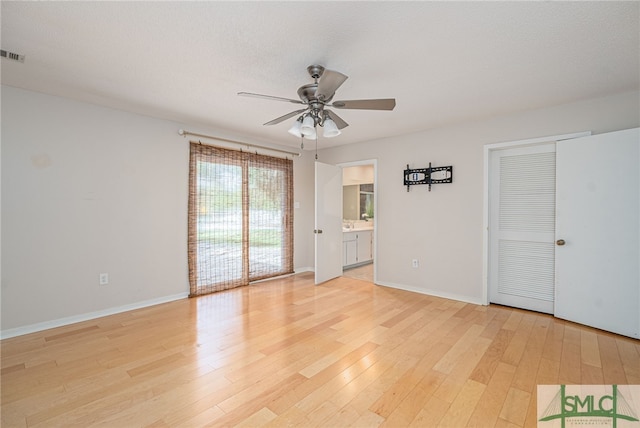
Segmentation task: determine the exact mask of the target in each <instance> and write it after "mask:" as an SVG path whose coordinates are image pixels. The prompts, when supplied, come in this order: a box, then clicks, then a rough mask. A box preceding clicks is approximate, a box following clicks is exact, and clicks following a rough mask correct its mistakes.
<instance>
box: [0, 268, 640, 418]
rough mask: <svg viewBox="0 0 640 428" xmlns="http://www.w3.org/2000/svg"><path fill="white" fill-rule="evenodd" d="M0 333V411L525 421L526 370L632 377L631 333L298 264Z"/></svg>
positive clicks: (529, 399)
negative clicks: (291, 272) (239, 283)
mask: <svg viewBox="0 0 640 428" xmlns="http://www.w3.org/2000/svg"><path fill="white" fill-rule="evenodd" d="M1 346H2V384H1V386H2V407H1V410H2V427H20V426H41V427H55V426H65V427H68V426H83V427H84V426H106V427H134V426H150V427H167V426H170V427H177V426H185V427H198V426H264V425H266V426H322V427H341V426H362V427H369V426H392V427H404V426H419V427H430V426H450V427H463V426H480V427H493V426H499V427H503V426H504V427H507V426H535V425H536V385H537V384H563V383H564V384H574V383H578V384H580V383H582V384H602V383H605V384H613V383H615V384H640V341H637V340H633V339H629V338H624V337H621V336H616V335H613V334H609V333H604V332H601V331H598V330H594V329H591V328H587V327H583V326H580V325H576V324H572V323H569V322H565V321H562V320H558V319H554V318H553V317H551V316H547V315H541V314H537V313H533V312H527V311H523V310H516V309H511V308H506V307H501V306H477V305H472V304H465V303H461V302H456V301H451V300H446V299H441V298H436V297H430V296H425V295H421V294H415V293H410V292H405V291H400V290H394V289H390V288H385V287H380V286H375V285H373V284H371V283H370V282H366V281H362V280H358V279H353V278H345V277H343V278H338V279H336V280H333V281H330V282H327V283H325V284H323V285H320V286H314V285H313V276H312V274H308V273H306V274H299V275H295V276H292V277H288V278H284V279H279V280H274V281H270V282H263V283H260V284H258V285H253V286H249V287H243V288H240V289H235V290H230V291H226V292H221V293H217V294H213V295H209V296H204V297H200V298H195V299H185V300H180V301H176V302H171V303H167V304H163V305H158V306H154V307H150V308H145V309H140V310H135V311H131V312H126V313H122V314H118V315H113V316H109V317H105V318H101V319H97V320H93V321H87V322H83V323H79V324H75V325H70V326H65V327H61V328H57V329H53V330H49V331H45V332H40V333H34V334H30V335H26V336H21V337H16V338H12V339H7V340H4V341H2V343H1Z"/></svg>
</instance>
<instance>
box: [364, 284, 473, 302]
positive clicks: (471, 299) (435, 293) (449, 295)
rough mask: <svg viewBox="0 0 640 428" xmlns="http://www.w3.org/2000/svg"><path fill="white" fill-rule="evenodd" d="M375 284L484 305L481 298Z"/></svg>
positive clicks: (398, 285) (395, 285)
mask: <svg viewBox="0 0 640 428" xmlns="http://www.w3.org/2000/svg"><path fill="white" fill-rule="evenodd" d="M376 284H377V285H383V286H385V287H391V288H397V289H398V290H404V291H412V292H414V293H420V294H426V295H427V296H434V297H442V298H443V299H449V300H457V301H459V302H465V303H472V304H474V305H484V303H482V298H481V297H470V296H464V295H460V294H454V293H443V292H442V291H439V290H431V289H428V288H427V289H425V288H416V287H411V286H408V285H403V284H395V283H392V282H380V281H378V282H376Z"/></svg>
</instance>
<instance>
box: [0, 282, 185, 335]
mask: <svg viewBox="0 0 640 428" xmlns="http://www.w3.org/2000/svg"><path fill="white" fill-rule="evenodd" d="M187 297H189V293H186V292H185V293H179V294H174V295H171V296H164V297H158V298H155V299H150V300H144V301H142V302H136V303H131V304H128V305H123V306H118V307H115V308H108V309H103V310H101V311H96V312H89V313H87V314H82V315H74V316H71V317H66V318H59V319H57V320H51V321H45V322H40V323H36V324H31V325H26V326H24V327H16V328H11V329H8V330H2V331H0V339H8V338H10V337H16V336H22V335H24V334H29V333H36V332H38V331H43V330H49V329H50V328H56V327H62V326H64V325H69V324H75V323H77V322H82V321H89V320H92V319H95V318H101V317H105V316H108V315H114V314H119V313H121V312H127V311H132V310H134V309H141V308H146V307H148V306H154V305H159V304H161V303H167V302H173V301H174V300H180V299H186V298H187Z"/></svg>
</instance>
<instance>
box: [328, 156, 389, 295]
mask: <svg viewBox="0 0 640 428" xmlns="http://www.w3.org/2000/svg"><path fill="white" fill-rule="evenodd" d="M363 165H373V186H374V187H373V188H374V198H373V213H374V216H373V283H374V284H377V283H378V199H379V197H378V186H377V184H378V159H364V160H360V161H353V162H343V163H339V164H336V166H339V167H341V168H343V169H344V168H348V167H351V166H363Z"/></svg>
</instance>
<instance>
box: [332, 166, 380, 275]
mask: <svg viewBox="0 0 640 428" xmlns="http://www.w3.org/2000/svg"><path fill="white" fill-rule="evenodd" d="M340 166H342V184H343V186H342V209H343V214H342V237H343V239H342V268H343V276H346V277H350V278H356V279H362V280H365V281H369V282H375V276H376V275H375V263H374V262H375V253H376V251H375V242H376V239H375V236H376V205H377V200H376V183H375V181H376V180H375V177H376V168H375V167H376V165H375V161H361V162H352V163H349V164H342V165H340Z"/></svg>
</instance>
